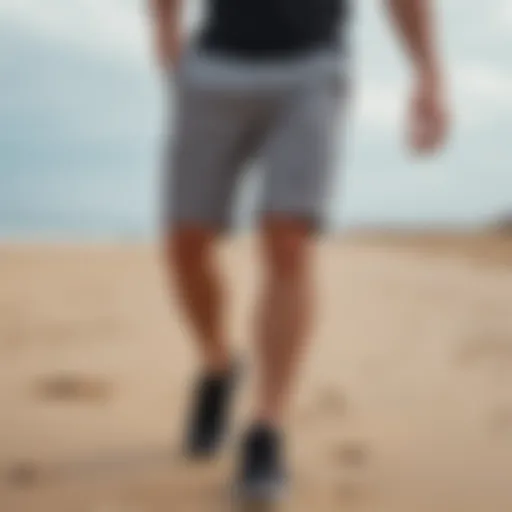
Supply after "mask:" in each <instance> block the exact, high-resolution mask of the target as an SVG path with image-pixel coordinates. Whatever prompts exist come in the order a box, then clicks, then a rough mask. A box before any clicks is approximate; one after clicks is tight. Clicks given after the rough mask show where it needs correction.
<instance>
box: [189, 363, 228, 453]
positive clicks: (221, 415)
mask: <svg viewBox="0 0 512 512" xmlns="http://www.w3.org/2000/svg"><path fill="white" fill-rule="evenodd" d="M237 378H238V368H237V367H235V366H233V367H232V368H231V369H230V370H228V371H227V372H226V373H225V374H223V375H205V376H203V377H202V378H201V379H200V380H199V382H198V383H197V387H196V389H195V395H194V397H193V404H192V411H191V416H190V419H189V423H188V425H187V429H188V430H187V433H186V439H185V452H186V455H187V456H189V457H193V458H203V457H211V456H213V455H215V454H216V453H217V452H218V451H219V449H220V447H221V445H222V443H223V441H224V439H225V437H226V430H227V428H228V421H229V414H230V411H231V401H232V395H233V391H234V388H235V385H236V380H237Z"/></svg>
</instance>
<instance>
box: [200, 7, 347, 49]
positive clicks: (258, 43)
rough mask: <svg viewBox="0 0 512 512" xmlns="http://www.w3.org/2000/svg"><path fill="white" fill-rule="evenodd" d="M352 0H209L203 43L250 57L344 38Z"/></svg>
mask: <svg viewBox="0 0 512 512" xmlns="http://www.w3.org/2000/svg"><path fill="white" fill-rule="evenodd" d="M349 1H350V0H206V2H207V8H208V11H207V14H206V21H205V25H204V27H203V29H202V31H201V34H200V40H201V44H202V46H203V47H205V48H207V49H211V50H218V51H221V52H226V53H230V54H233V55H238V56H241V57H247V58H269V57H280V56H284V55H291V54H297V53H301V52H304V51H308V50H311V49H314V48H316V47H322V46H336V45H339V44H342V43H343V35H344V25H345V22H346V21H347V18H348V2H349Z"/></svg>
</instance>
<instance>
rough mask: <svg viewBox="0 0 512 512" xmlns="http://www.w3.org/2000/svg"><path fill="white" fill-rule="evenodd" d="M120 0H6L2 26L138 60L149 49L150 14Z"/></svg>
mask: <svg viewBox="0 0 512 512" xmlns="http://www.w3.org/2000/svg"><path fill="white" fill-rule="evenodd" d="M138 5H139V4H138V3H135V2H132V1H130V2H126V1H125V2H122V1H120V0H109V1H105V0H73V2H69V1H68V0H45V1H44V2H41V1H40V0H2V3H1V4H0V26H1V25H4V27H6V28H9V29H10V30H11V31H16V32H19V33H24V34H26V35H28V36H30V37H32V38H35V37H38V38H41V39H43V40H45V41H47V42H48V41H51V42H54V43H58V44H59V45H66V46H68V47H72V48H74V49H78V50H81V51H87V52H93V53H94V54H95V55H98V56H103V57H107V58H112V57H115V58H117V59H119V58H121V59H131V60H134V59H135V60H136V59H138V58H140V57H141V56H143V55H144V54H145V52H146V39H147V38H146V34H145V32H146V26H147V16H145V13H144V12H143V11H142V10H141V9H139V7H138Z"/></svg>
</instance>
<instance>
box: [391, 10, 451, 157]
mask: <svg viewBox="0 0 512 512" xmlns="http://www.w3.org/2000/svg"><path fill="white" fill-rule="evenodd" d="M387 3H388V5H389V10H390V13H391V16H392V18H393V21H394V22H395V26H396V27H397V30H398V32H399V34H400V36H401V39H402V40H403V42H404V46H405V48H406V50H407V52H408V54H409V55H410V57H411V59H412V62H413V68H414V71H415V79H416V84H415V87H416V89H415V93H414V97H413V104H412V109H411V127H410V128H411V130H410V138H411V143H412V145H413V147H414V148H415V149H417V150H419V151H429V150H433V149H436V148H437V147H438V146H439V145H441V144H442V143H443V142H444V139H445V135H446V125H447V116H446V112H445V108H444V103H443V78H442V71H441V65H440V59H439V53H438V50H437V45H436V33H435V22H434V15H433V0H387Z"/></svg>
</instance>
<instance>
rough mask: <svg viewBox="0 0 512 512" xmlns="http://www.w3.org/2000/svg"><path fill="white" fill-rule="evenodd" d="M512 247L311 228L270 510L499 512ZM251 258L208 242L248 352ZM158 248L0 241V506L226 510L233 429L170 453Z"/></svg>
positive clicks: (9, 510) (174, 333) (507, 489)
mask: <svg viewBox="0 0 512 512" xmlns="http://www.w3.org/2000/svg"><path fill="white" fill-rule="evenodd" d="M511 247H512V245H511V240H510V238H509V239H507V238H505V237H500V236H498V235H473V236H463V237H461V236H459V237H454V236H444V237H432V236H430V237H421V236H418V235H416V236H410V237H404V236H390V235H372V236H369V235H367V236H363V237H347V238H345V239H339V238H332V239H325V240H323V241H322V242H321V244H320V248H319V253H318V259H319V265H318V282H319V286H318V291H319V293H318V297H319V302H320V308H319V312H318V317H319V318H318V324H317V327H316V329H315V332H314V335H313V336H312V342H313V343H312V348H311V350H310V354H309V355H310V357H309V358H308V360H307V362H305V364H304V365H303V367H302V380H301V385H300V387H299V389H298V392H297V396H296V397H295V400H294V406H293V409H292V411H291V413H290V419H289V429H290V433H291V436H290V443H289V450H290V454H291V458H292V460H293V461H294V487H293V493H292V496H291V497H290V500H289V502H288V503H287V504H285V505H283V506H282V507H281V509H282V510H290V511H293V512H302V511H304V512H311V511H313V512H335V511H352V510H354V511H375V512H377V511H378V512H387V511H389V512H402V511H404V512H405V511H407V512H413V511H414V512H423V511H425V512H426V511H429V512H431V511H436V512H457V511H461V512H462V511H463V512H509V511H510V510H512V250H511ZM254 254H255V253H254V246H253V241H252V240H251V239H239V240H236V241H234V242H231V243H230V244H229V245H227V246H226V247H225V248H223V251H222V257H223V258H224V260H225V261H226V267H225V268H226V275H227V278H228V280H229V287H230V289H231V292H232V300H231V309H230V315H229V318H228V319H229V324H230V329H231V331H230V332H231V333H232V337H233V340H235V345H236V346H237V347H239V350H240V351H247V352H248V353H250V343H249V341H250V340H249V336H248V333H249V332H250V330H249V326H250V322H251V309H250V306H251V304H252V303H253V300H254V297H255V294H256V290H257V288H256V284H257V273H258V265H257V261H256V260H255V258H254ZM159 263H160V260H159V254H158V251H157V250H155V249H154V248H152V247H140V246H129V245H125V246H115V247H114V246H112V247H107V246H73V247H65V246H29V245H26V246H23V245H18V246H14V245H12V246H7V245H4V246H2V247H0V411H1V412H0V414H1V416H0V510H1V512H32V511H37V512H82V511H83V512H160V511H166V512H174V511H176V512H182V511H183V512H186V511H189V510H190V511H199V512H202V511H223V510H232V509H233V507H232V506H231V505H230V504H229V500H228V492H227V491H228V490H229V481H230V474H231V470H232V466H233V463H234V458H235V457H234V448H233V444H234V446H235V447H236V442H235V443H232V444H231V445H230V446H228V447H227V450H226V453H225V454H224V455H223V456H222V457H221V459H220V460H218V461H216V462H215V463H210V464H197V463H196V464H192V463H190V462H189V461H186V460H184V459H183V458H182V457H181V456H180V454H179V438H180V433H181V417H182V411H183V408H184V406H185V403H186V398H187V391H188V385H189V383H190V380H191V377H192V376H193V375H194V370H195V362H194V361H195V353H194V349H193V346H192V344H191V342H190V336H189V332H188V330H187V326H186V325H184V324H183V322H182V321H181V319H180V316H179V314H178V311H177V305H176V301H175V300H173V299H169V298H168V297H167V293H166V292H167V286H166V281H165V279H163V275H162V272H161V268H160V266H159ZM251 382H252V377H251V374H250V372H249V375H248V376H247V379H246V383H245V384H244V389H243V390H242V392H241V396H240V397H239V398H240V400H239V402H240V407H239V410H238V411H237V422H236V423H237V428H236V429H235V433H236V432H238V431H239V430H240V429H241V428H243V425H244V424H245V421H246V418H247V413H248V406H249V404H250V400H251ZM234 440H235V441H236V436H235V437H234Z"/></svg>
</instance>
